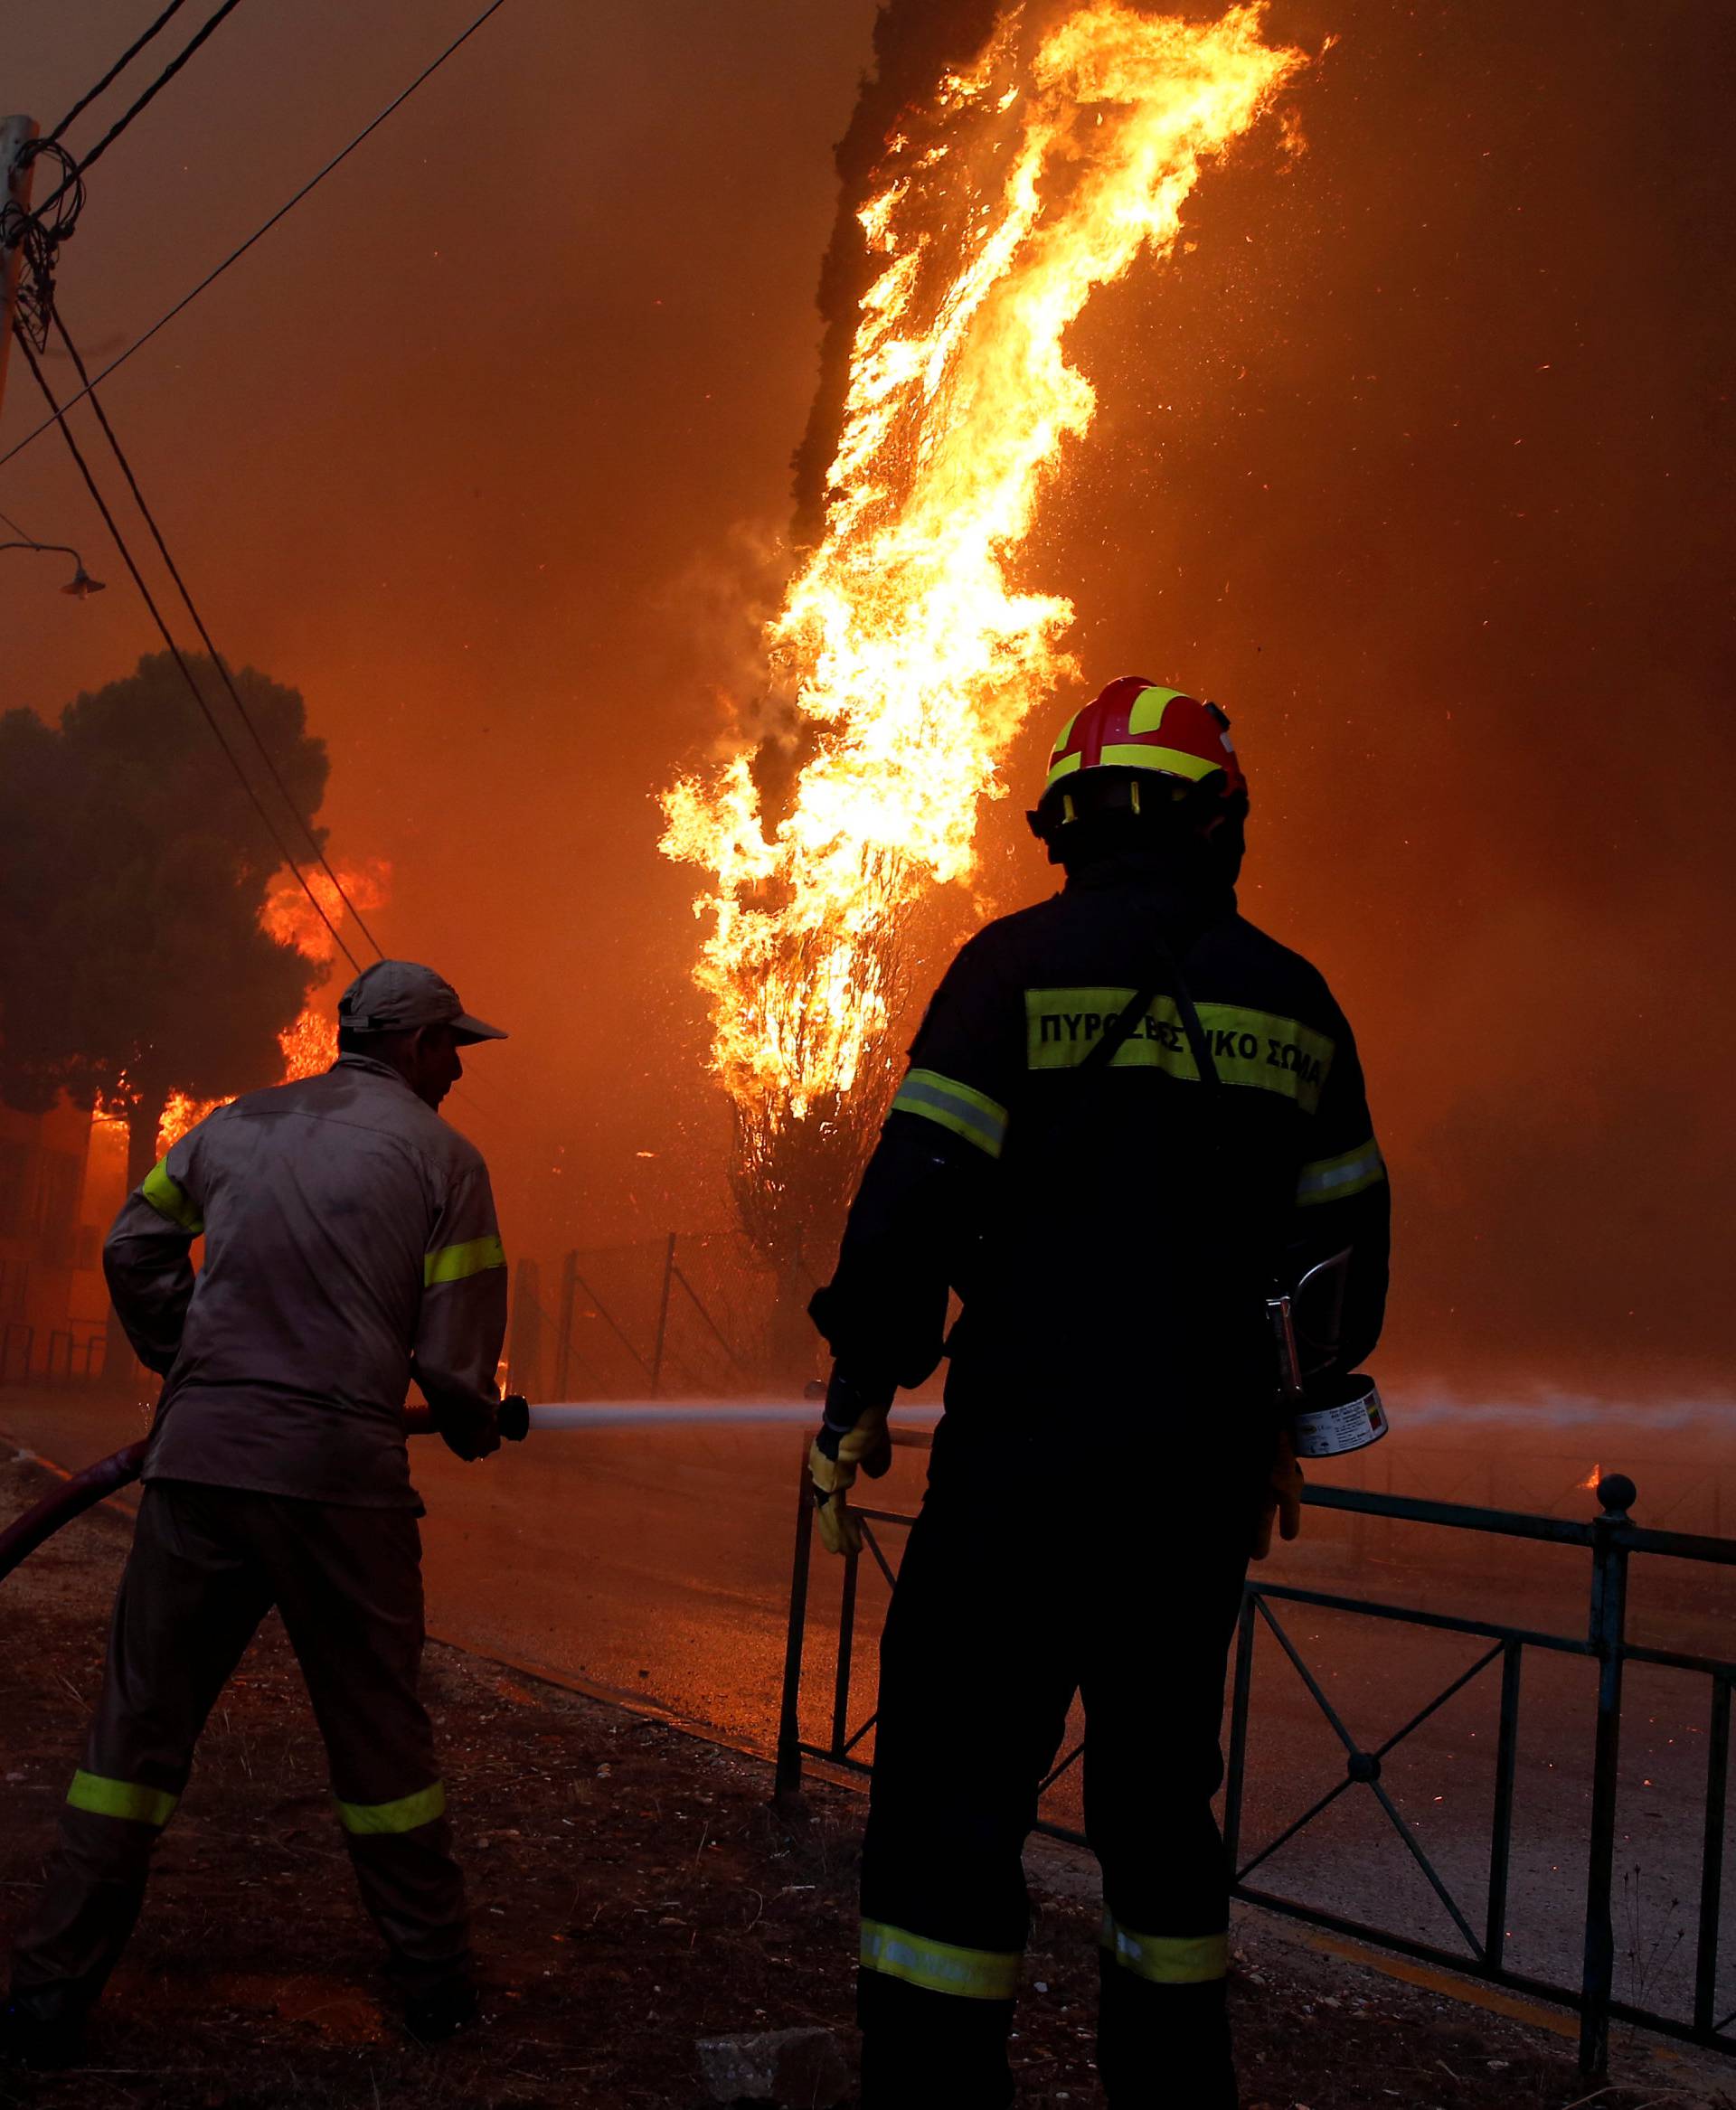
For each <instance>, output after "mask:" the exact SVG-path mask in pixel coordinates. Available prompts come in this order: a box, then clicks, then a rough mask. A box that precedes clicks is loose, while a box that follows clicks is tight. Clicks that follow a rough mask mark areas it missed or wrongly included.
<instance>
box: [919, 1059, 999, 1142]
mask: <svg viewBox="0 0 1736 2110" xmlns="http://www.w3.org/2000/svg"><path fill="white" fill-rule="evenodd" d="M892 1111H893V1113H895V1114H920V1115H921V1116H922V1117H923V1118H924V1119H925V1120H928V1121H938V1122H939V1124H940V1126H941V1127H943V1128H950V1129H951V1130H952V1132H953V1134H954V1135H962V1136H963V1137H964V1138H965V1140H966V1142H967V1143H974V1144H976V1145H977V1149H978V1150H986V1152H987V1153H988V1154H989V1156H990V1157H999V1156H1000V1154H1001V1145H1002V1144H1003V1143H1005V1140H1006V1108H1005V1107H1003V1106H1002V1105H1000V1103H999V1102H998V1101H997V1100H995V1099H991V1098H990V1097H989V1096H988V1094H987V1093H986V1092H979V1091H977V1090H975V1089H974V1088H972V1087H971V1086H970V1085H967V1084H960V1083H959V1082H958V1079H957V1078H955V1077H942V1076H941V1075H940V1073H939V1070H938V1069H912V1070H911V1071H910V1073H909V1075H908V1076H907V1077H906V1078H905V1079H904V1081H903V1083H902V1084H901V1085H900V1086H899V1088H898V1097H896V1098H895V1099H894V1100H893V1101H892Z"/></svg>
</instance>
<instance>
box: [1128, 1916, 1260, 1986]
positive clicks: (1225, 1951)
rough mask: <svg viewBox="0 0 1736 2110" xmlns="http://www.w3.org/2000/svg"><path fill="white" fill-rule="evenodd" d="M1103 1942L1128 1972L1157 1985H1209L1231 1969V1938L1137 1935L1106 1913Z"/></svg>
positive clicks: (1223, 1935)
mask: <svg viewBox="0 0 1736 2110" xmlns="http://www.w3.org/2000/svg"><path fill="white" fill-rule="evenodd" d="M1102 1942H1103V1946H1104V1947H1105V1948H1106V1949H1107V1950H1108V1951H1109V1954H1110V1955H1112V1956H1113V1957H1114V1958H1115V1960H1116V1962H1117V1963H1118V1964H1120V1966H1121V1968H1122V1969H1123V1970H1124V1971H1131V1972H1132V1973H1134V1975H1135V1976H1136V1977H1137V1978H1148V1979H1149V1980H1150V1981H1151V1983H1153V1984H1154V1985H1205V1984H1208V1983H1210V1982H1211V1981H1212V1980H1213V1979H1216V1978H1222V1977H1223V1976H1225V1974H1226V1973H1228V1971H1229V1969H1230V1936H1228V1935H1227V1934H1209V1935H1143V1934H1135V1933H1134V1931H1133V1929H1132V1928H1131V1927H1129V1926H1122V1925H1121V1923H1120V1921H1119V1920H1118V1919H1117V1918H1116V1917H1115V1916H1114V1914H1113V1913H1109V1912H1105V1913H1104V1915H1103V1935H1102Z"/></svg>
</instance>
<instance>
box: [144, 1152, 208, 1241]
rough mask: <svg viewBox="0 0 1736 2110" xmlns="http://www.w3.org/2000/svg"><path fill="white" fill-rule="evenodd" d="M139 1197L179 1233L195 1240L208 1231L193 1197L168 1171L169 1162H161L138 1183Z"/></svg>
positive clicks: (160, 1160)
mask: <svg viewBox="0 0 1736 2110" xmlns="http://www.w3.org/2000/svg"><path fill="white" fill-rule="evenodd" d="M138 1191H139V1193H140V1194H141V1196H142V1197H143V1198H144V1199H145V1200H146V1201H148V1202H149V1203H150V1205H151V1207H152V1208H153V1209H154V1210H156V1213H157V1214H158V1215H159V1216H162V1217H166V1218H167V1219H168V1220H169V1222H171V1223H172V1224H174V1225H175V1229H177V1230H184V1231H185V1232H186V1234H187V1235H188V1237H189V1238H194V1239H196V1238H197V1237H198V1236H199V1235H200V1233H201V1232H202V1231H203V1229H204V1228H205V1220H204V1218H203V1216H201V1215H200V1213H199V1210H198V1208H197V1206H196V1205H195V1204H194V1202H193V1197H192V1196H191V1195H190V1194H189V1193H188V1192H187V1191H186V1189H185V1188H184V1186H183V1185H182V1184H181V1182H180V1181H179V1180H177V1179H175V1177H174V1176H173V1175H172V1174H171V1173H170V1171H169V1161H168V1159H167V1158H159V1159H158V1160H157V1162H156V1164H154V1165H153V1166H152V1167H151V1169H150V1171H149V1172H148V1173H146V1175H145V1177H144V1179H143V1180H142V1181H141V1182H139V1189H138Z"/></svg>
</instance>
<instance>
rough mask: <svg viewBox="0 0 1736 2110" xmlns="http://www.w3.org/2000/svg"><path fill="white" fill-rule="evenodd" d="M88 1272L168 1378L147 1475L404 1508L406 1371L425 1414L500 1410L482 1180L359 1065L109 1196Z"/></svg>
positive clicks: (192, 1136) (246, 1116)
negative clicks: (199, 1262) (107, 1224)
mask: <svg viewBox="0 0 1736 2110" xmlns="http://www.w3.org/2000/svg"><path fill="white" fill-rule="evenodd" d="M201 1237H203V1239H204V1241H205V1250H204V1259H203V1266H202V1267H200V1269H199V1272H198V1275H197V1276H196V1277H195V1276H194V1274H193V1265H192V1258H191V1249H192V1246H193V1240H194V1239H197V1238H201ZM103 1267H104V1271H105V1272H106V1274H107V1276H108V1278H109V1292H110V1294H111V1295H112V1296H113V1298H114V1301H115V1309H116V1310H117V1312H118V1314H120V1319H121V1323H122V1324H123V1325H124V1326H125V1327H126V1329H127V1336H128V1338H129V1339H130V1340H131V1342H132V1343H133V1346H134V1347H135V1349H137V1352H138V1354H139V1357H140V1359H141V1361H144V1362H145V1363H146V1364H147V1365H148V1366H149V1367H150V1368H151V1369H152V1370H155V1371H159V1372H161V1373H162V1374H164V1376H165V1378H166V1380H167V1381H166V1383H165V1386H164V1389H163V1399H162V1404H161V1406H160V1407H159V1408H158V1412H157V1418H156V1424H155V1427H154V1429H153V1433H152V1436H151V1441H150V1447H149V1449H148V1451H147V1452H146V1461H145V1478H146V1480H147V1481H148V1480H191V1481H197V1482H202V1483H204V1484H211V1485H216V1486H221V1487H240V1488H250V1489H254V1490H256V1491H258V1492H259V1493H267V1494H288V1495H299V1496H302V1497H304V1498H307V1499H309V1500H312V1501H317V1502H342V1503H349V1504H353V1505H354V1506H357V1507H360V1508H367V1509H420V1502H419V1501H418V1498H417V1495H416V1493H415V1491H414V1489H413V1488H412V1487H411V1485H410V1465H409V1459H408V1457H407V1455H406V1452H405V1446H404V1432H403V1420H402V1416H403V1408H404V1399H405V1395H406V1392H407V1391H408V1389H409V1386H410V1380H411V1379H412V1378H413V1379H414V1380H415V1381H416V1382H417V1383H418V1384H419V1385H420V1387H421V1389H422V1391H423V1393H424V1394H425V1396H426V1397H427V1399H428V1400H429V1404H430V1405H432V1406H434V1407H436V1408H441V1407H446V1408H450V1409H452V1410H454V1411H458V1412H463V1411H465V1410H467V1409H469V1410H475V1409H476V1408H482V1407H486V1405H487V1404H489V1403H492V1402H494V1401H495V1400H497V1399H498V1398H499V1394H498V1392H497V1390H496V1389H495V1368H496V1365H497V1363H498V1361H499V1358H500V1348H501V1341H502V1337H503V1335H504V1333H505V1317H506V1262H505V1255H504V1254H503V1252H502V1250H501V1243H500V1237H499V1232H498V1229H497V1228H496V1224H495V1202H494V1195H493V1193H492V1192H491V1190H490V1188H489V1183H488V1170H487V1167H486V1165H485V1164H484V1163H483V1161H482V1157H481V1155H480V1154H479V1153H478V1152H477V1151H476V1148H475V1147H474V1145H473V1144H470V1143H468V1142H467V1141H466V1139H465V1138H464V1137H463V1136H462V1135H458V1132H457V1130H456V1129H453V1128H449V1127H448V1126H447V1124H446V1123H445V1122H444V1121H443V1120H441V1118H440V1117H439V1115H438V1114H437V1113H435V1112H434V1111H433V1109H432V1108H431V1107H428V1106H426V1105H424V1103H423V1102H422V1101H421V1100H420V1098H418V1097H417V1096H416V1094H415V1093H414V1092H413V1091H411V1089H410V1087H409V1086H408V1085H407V1084H406V1083H405V1082H404V1081H403V1079H401V1077H400V1076H399V1075H398V1073H397V1072H396V1071H395V1070H393V1069H389V1068H387V1066H386V1065H385V1064H383V1063H381V1062H375V1061H373V1060H372V1059H370V1058H368V1057H366V1056H360V1055H343V1056H340V1057H339V1058H338V1060H337V1062H336V1063H335V1066H334V1067H333V1068H332V1069H329V1070H327V1071H326V1072H325V1075H324V1076H323V1077H310V1078H305V1079H301V1080H300V1081H298V1082H297V1083H293V1084H284V1085H278V1086H276V1087H274V1088H271V1089H270V1090H267V1091H259V1092H250V1093H249V1094H248V1095H247V1096H246V1097H243V1098H239V1099H236V1100H235V1101H233V1102H232V1103H231V1105H229V1106H226V1107H219V1108H218V1110H217V1111H216V1112H215V1113H214V1114H212V1115H211V1116H208V1117H207V1118H206V1119H205V1120H203V1121H202V1122H200V1123H199V1125H198V1126H197V1127H195V1128H193V1129H191V1130H189V1132H188V1133H187V1134H186V1135H184V1136H183V1137H182V1138H181V1140H180V1141H179V1142H178V1143H177V1144H175V1146H174V1148H173V1149H172V1150H171V1151H170V1152H169V1154H168V1155H167V1156H166V1157H165V1159H164V1160H163V1161H162V1163H160V1164H158V1165H157V1166H156V1169H155V1170H154V1171H153V1172H152V1173H150V1174H149V1175H148V1176H147V1177H146V1180H145V1182H144V1183H143V1185H142V1186H140V1187H139V1189H138V1190H137V1192H135V1193H134V1194H132V1195H130V1196H129V1197H128V1198H127V1201H126V1203H125V1204H124V1205H123V1207H122V1209H121V1211H120V1215H119V1217H118V1219H117V1220H116V1222H115V1227H114V1229H112V1230H111V1231H110V1232H109V1239H108V1243H107V1245H106V1246H105V1247H104V1248H103Z"/></svg>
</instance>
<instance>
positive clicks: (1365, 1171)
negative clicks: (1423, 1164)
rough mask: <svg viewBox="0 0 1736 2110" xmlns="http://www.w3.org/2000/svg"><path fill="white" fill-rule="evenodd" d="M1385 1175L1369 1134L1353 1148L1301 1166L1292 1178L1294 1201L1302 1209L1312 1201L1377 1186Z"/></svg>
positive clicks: (1377, 1148)
mask: <svg viewBox="0 0 1736 2110" xmlns="http://www.w3.org/2000/svg"><path fill="white" fill-rule="evenodd" d="M1385 1177H1386V1163H1385V1160H1384V1159H1383V1158H1382V1156H1381V1146H1380V1144H1378V1143H1376V1142H1375V1140H1374V1138H1373V1136H1372V1135H1371V1136H1370V1137H1369V1139H1368V1141H1367V1142H1366V1143H1359V1144H1357V1145H1356V1147H1355V1149H1354V1150H1347V1151H1345V1152H1344V1154H1342V1155H1341V1156H1339V1157H1317V1158H1316V1159H1315V1160H1314V1161H1313V1163H1311V1164H1306V1165H1304V1166H1303V1168H1302V1173H1301V1176H1300V1178H1299V1179H1298V1180H1297V1182H1296V1202H1297V1208H1298V1209H1306V1208H1307V1207H1309V1206H1310V1205H1311V1204H1312V1203H1314V1202H1316V1201H1343V1200H1344V1197H1345V1196H1346V1195H1347V1194H1360V1193H1362V1192H1363V1190H1364V1189H1365V1188H1368V1187H1374V1186H1378V1185H1379V1184H1380V1182H1382V1180H1383V1179H1385Z"/></svg>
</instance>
